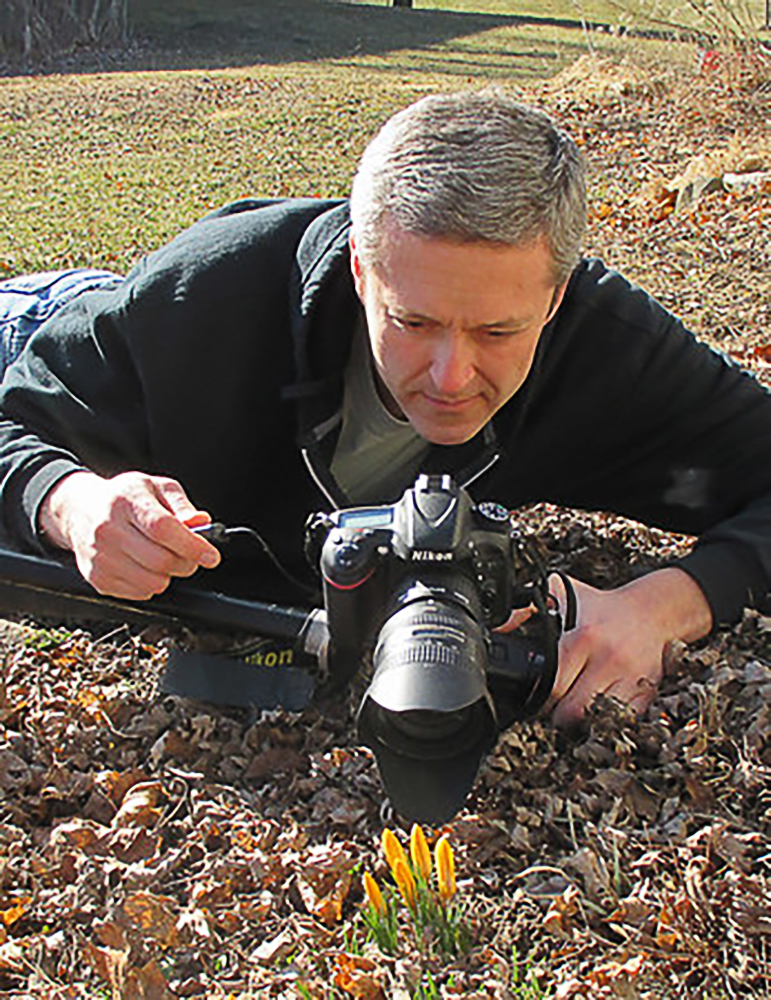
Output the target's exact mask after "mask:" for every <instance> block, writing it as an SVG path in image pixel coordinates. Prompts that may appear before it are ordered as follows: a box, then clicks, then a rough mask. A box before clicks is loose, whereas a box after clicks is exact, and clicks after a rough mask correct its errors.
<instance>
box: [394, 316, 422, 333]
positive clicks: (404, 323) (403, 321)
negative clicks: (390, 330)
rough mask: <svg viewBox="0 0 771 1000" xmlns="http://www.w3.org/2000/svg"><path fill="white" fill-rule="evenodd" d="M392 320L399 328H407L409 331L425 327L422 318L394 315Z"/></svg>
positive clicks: (414, 331)
mask: <svg viewBox="0 0 771 1000" xmlns="http://www.w3.org/2000/svg"><path fill="white" fill-rule="evenodd" d="M393 321H394V323H395V324H396V325H397V326H398V327H399V329H401V330H408V331H409V332H410V333H417V332H418V331H420V330H425V328H426V321H425V320H423V319H408V318H405V317H402V316H394V317H393Z"/></svg>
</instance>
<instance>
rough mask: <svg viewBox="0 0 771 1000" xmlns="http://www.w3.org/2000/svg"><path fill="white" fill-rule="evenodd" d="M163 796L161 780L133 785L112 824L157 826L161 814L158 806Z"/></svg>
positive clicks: (117, 825)
mask: <svg viewBox="0 0 771 1000" xmlns="http://www.w3.org/2000/svg"><path fill="white" fill-rule="evenodd" d="M162 796H163V786H162V785H161V783H160V781H145V782H142V783H141V784H138V785H132V787H131V788H130V789H129V790H128V792H126V795H125V796H124V798H123V802H122V803H121V806H120V809H119V810H118V811H117V813H116V814H115V817H114V819H113V821H112V826H114V827H120V826H145V827H153V826H155V825H156V823H157V822H158V820H159V818H160V815H161V810H160V809H158V808H157V806H158V803H159V802H160V801H161V798H162Z"/></svg>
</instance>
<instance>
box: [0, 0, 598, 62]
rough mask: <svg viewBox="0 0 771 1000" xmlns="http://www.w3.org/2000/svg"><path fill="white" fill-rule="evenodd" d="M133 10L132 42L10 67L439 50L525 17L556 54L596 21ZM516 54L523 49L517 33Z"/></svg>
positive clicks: (263, 9) (191, 2)
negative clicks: (557, 45)
mask: <svg viewBox="0 0 771 1000" xmlns="http://www.w3.org/2000/svg"><path fill="white" fill-rule="evenodd" d="M130 11H131V18H132V23H131V33H132V42H131V44H130V45H129V46H128V47H127V49H126V50H125V51H112V52H105V53H97V52H89V51H87V50H81V51H79V52H78V53H76V54H74V55H69V56H63V57H61V58H59V59H56V60H55V61H52V62H51V63H49V64H47V65H46V66H44V67H42V66H38V67H30V66H26V67H10V66H6V67H5V68H4V70H0V71H2V72H3V73H4V75H13V74H14V73H29V72H30V71H33V72H37V73H41V72H62V71H65V72H66V71H69V70H71V69H73V68H74V66H73V64H77V71H78V72H85V73H88V72H106V71H107V72H109V71H120V70H131V71H137V70H140V71H141V70H163V69H217V68H232V67H237V66H250V65H254V64H266V65H280V64H282V63H288V62H314V61H320V60H330V59H351V58H358V57H369V56H373V57H376V56H386V55H388V54H389V53H393V52H398V51H404V50H411V51H412V52H415V50H429V49H432V48H434V47H437V46H442V45H444V44H446V43H447V42H450V41H452V40H460V39H463V38H466V37H470V36H473V35H478V34H481V33H482V32H486V31H491V30H493V29H499V28H519V27H522V26H525V25H540V26H542V27H543V28H544V29H547V30H545V31H544V44H543V48H542V49H541V48H540V47H538V46H536V48H535V50H534V49H533V36H532V34H531V35H530V36H529V38H528V40H527V45H528V50H529V51H528V56H529V57H531V58H532V57H538V58H543V59H544V60H551V59H553V58H554V46H553V30H554V29H559V28H562V29H564V28H573V29H579V30H585V29H586V28H587V25H586V24H584V23H582V22H581V21H580V20H574V19H570V18H563V17H537V16H525V15H513V14H512V15H497V14H479V13H460V12H457V11H441V10H415V9H413V10H409V9H407V8H398V7H397V8H393V7H390V6H386V5H385V4H381V5H378V6H375V5H374V4H360V3H345V2H339V0H338V2H335V0H219V2H218V3H217V4H216V5H215V4H212V3H211V2H210V0H207V2H204V0H166V2H164V3H158V0H131V4H130ZM588 27H590V28H591V27H604V26H591V25H590V26H588ZM468 54H470V50H468ZM479 54H480V55H482V52H481V50H480V53H479ZM491 54H492V53H491ZM498 54H499V55H502V56H506V55H507V54H506V53H505V52H501V53H498ZM510 56H511V57H515V58H516V56H517V45H516V44H514V42H513V41H512V48H511V52H510ZM482 57H483V60H484V65H485V67H486V68H487V69H492V70H495V69H496V65H495V63H496V60H495V58H494V57H493V59H492V60H491V61H490V62H488V61H487V59H486V57H485V56H482ZM429 62H430V63H431V64H432V68H434V69H437V70H439V69H442V70H443V71H444V72H450V73H452V72H464V70H463V69H462V67H460V66H457V65H454V60H453V59H452V58H448V59H447V60H446V64H445V61H444V60H443V59H442V52H441V50H440V49H438V48H437V50H436V51H434V52H431V53H430V59H429ZM509 66H510V58H504V59H502V60H501V61H500V63H499V65H498V67H497V68H501V69H504V68H508V67H509ZM395 68H401V67H395Z"/></svg>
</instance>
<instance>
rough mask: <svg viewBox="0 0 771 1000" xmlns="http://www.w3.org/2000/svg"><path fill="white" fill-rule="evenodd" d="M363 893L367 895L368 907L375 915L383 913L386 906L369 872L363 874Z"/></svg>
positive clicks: (378, 887)
mask: <svg viewBox="0 0 771 1000" xmlns="http://www.w3.org/2000/svg"><path fill="white" fill-rule="evenodd" d="M364 891H365V892H366V894H367V899H368V900H369V903H370V906H371V907H372V909H373V910H374V911H375V913H377V914H382V913H385V911H386V905H385V900H384V899H383V893H382V892H381V891H380V886H379V885H378V884H377V882H376V881H375V880H374V878H372V876H371V875H370V873H369V872H364Z"/></svg>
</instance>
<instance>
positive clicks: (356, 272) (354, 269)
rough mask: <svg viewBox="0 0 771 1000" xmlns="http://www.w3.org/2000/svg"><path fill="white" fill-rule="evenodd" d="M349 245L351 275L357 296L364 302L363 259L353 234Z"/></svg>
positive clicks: (349, 239)
mask: <svg viewBox="0 0 771 1000" xmlns="http://www.w3.org/2000/svg"><path fill="white" fill-rule="evenodd" d="M348 244H349V246H350V249H351V274H352V275H353V285H354V288H355V289H356V294H357V295H358V296H359V298H360V299H361V301H362V302H364V268H363V267H362V263H361V258H360V257H359V251H358V250H357V249H356V240H355V239H354V238H353V233H351V235H350V237H349V238H348Z"/></svg>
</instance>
